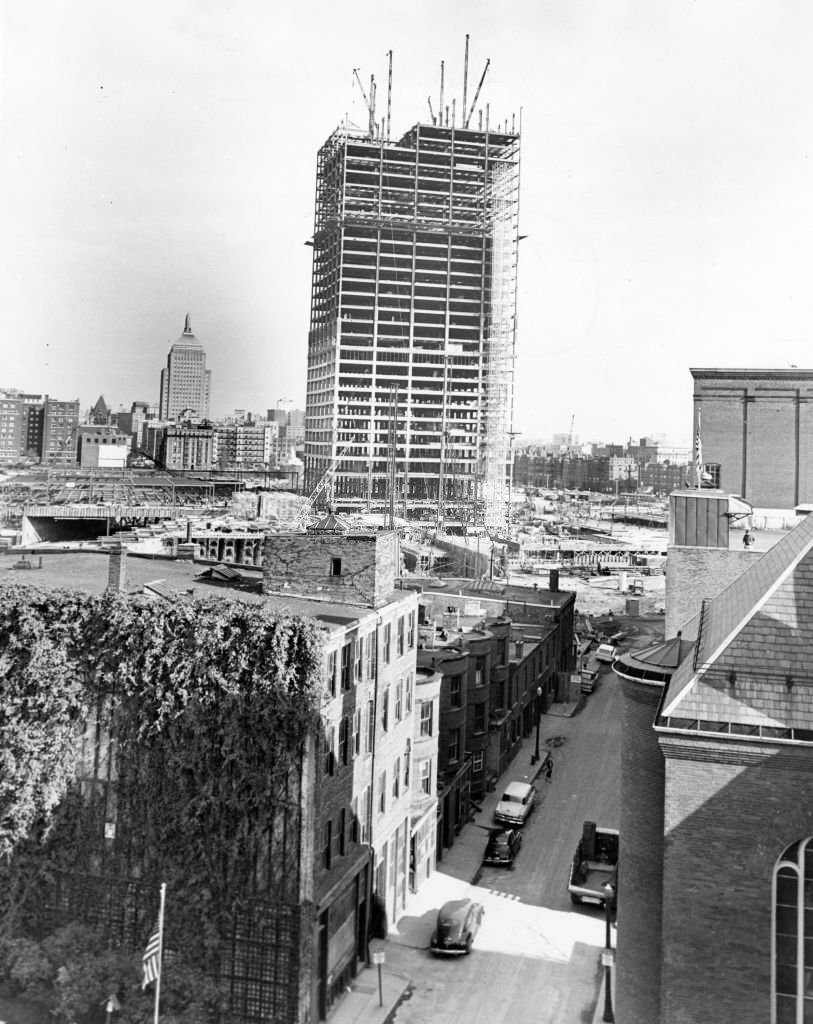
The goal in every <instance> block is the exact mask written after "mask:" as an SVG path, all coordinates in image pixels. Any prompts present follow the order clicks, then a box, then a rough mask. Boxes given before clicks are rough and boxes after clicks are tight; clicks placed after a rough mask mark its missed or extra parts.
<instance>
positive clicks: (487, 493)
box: [305, 37, 520, 535]
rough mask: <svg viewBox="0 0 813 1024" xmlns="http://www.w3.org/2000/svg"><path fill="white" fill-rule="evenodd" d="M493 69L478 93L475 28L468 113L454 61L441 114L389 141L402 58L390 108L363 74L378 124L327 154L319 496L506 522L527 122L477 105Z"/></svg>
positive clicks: (313, 370)
mask: <svg viewBox="0 0 813 1024" xmlns="http://www.w3.org/2000/svg"><path fill="white" fill-rule="evenodd" d="M487 71H488V62H486V66H485V68H484V70H483V73H482V75H481V77H480V80H479V84H478V86H477V88H476V90H474V94H473V98H472V100H471V102H470V103H469V100H468V97H467V90H468V37H466V62H465V70H464V81H463V92H462V103H461V106H460V109H458V108H457V98H455V99H451V102H449V101H448V100H447V98H446V97H445V94H444V88H445V83H444V70H443V65H441V85H440V94H439V97H438V99H439V102H438V107H437V114H436V113H435V108H434V107H433V105H432V100H431V98H430V100H429V111H430V119H429V121H428V122H419V123H416V124H414V125H413V126H412V127H411V128H409V129H408V130H407V131H406V132H405V133H404V134H402V135H400V136H398V137H397V138H392V136H391V129H390V109H391V81H392V55H391V54H390V73H389V78H388V92H387V114H386V117H384V118H382V119H381V121H380V122H379V121H378V119H377V115H376V83H375V79H374V78H372V79H371V81H370V85H369V90H365V89H364V87H363V85H362V83H361V79H360V78H358V75H356V78H357V80H358V84H359V87H360V88H361V90H362V95H363V97H364V101H365V104H366V106H367V111H368V113H369V123H368V125H367V126H366V130H362V131H359V130H351V127H350V126H349V125H348V124H347V123H345V124H344V125H342V126H341V127H340V128H338V129H337V130H336V131H334V132H333V134H332V135H331V136H330V137H329V138H328V140H327V141H326V142H325V143H324V145H323V146H322V148H321V149H320V150H319V154H318V163H317V181H316V199H315V223H314V235H313V239H312V241H311V243H310V244H312V246H313V276H312V298H311V317H310V332H309V336H308V376H307V403H306V435H305V442H306V443H305V490H306V493H307V492H315V491H317V490H319V492H320V493H319V504H321V505H324V506H326V507H327V506H331V507H332V508H333V509H335V510H336V511H342V512H384V513H385V514H386V513H389V515H390V516H391V517H393V516H395V515H398V516H400V517H402V518H404V519H408V520H423V521H427V522H432V523H434V524H435V526H436V527H437V528H438V530H439V531H440V532H443V531H444V530H447V529H448V530H452V531H456V530H460V529H463V528H466V527H472V526H479V527H482V528H484V529H486V530H487V531H489V532H494V533H497V534H499V535H504V533H505V529H506V512H507V502H508V495H507V486H508V485H507V477H508V465H509V462H510V449H511V436H512V433H511V421H512V411H513V385H514V352H515V341H516V294H517V292H516V285H517V256H518V246H519V177H520V131H519V126H518V125H517V124H516V120H515V118H512V119H511V121H510V123H509V122H508V121H504V122H503V123H501V124H493V123H491V120H490V111H489V106H488V105H487V104H486V105H485V110H483V109H480V108H478V107H477V103H478V99H479V96H480V91H481V87H482V85H483V82H484V80H485V78H486V74H487ZM450 91H451V90H450ZM475 122H476V123H475ZM320 484H323V486H321V487H320ZM324 484H326V485H324Z"/></svg>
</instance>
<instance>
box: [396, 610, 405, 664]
mask: <svg viewBox="0 0 813 1024" xmlns="http://www.w3.org/2000/svg"><path fill="white" fill-rule="evenodd" d="M395 651H396V654H397V655H398V657H399V658H400V657H401V655H402V654H403V653H404V616H403V615H400V616H399V617H398V631H397V633H396V638H395Z"/></svg>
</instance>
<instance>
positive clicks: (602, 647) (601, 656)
mask: <svg viewBox="0 0 813 1024" xmlns="http://www.w3.org/2000/svg"><path fill="white" fill-rule="evenodd" d="M614 660H615V645H614V644H599V647H598V650H597V651H596V661H604V662H606V663H607V664H608V665H610V664H612V662H613V661H614Z"/></svg>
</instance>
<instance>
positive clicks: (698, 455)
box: [694, 409, 703, 488]
mask: <svg viewBox="0 0 813 1024" xmlns="http://www.w3.org/2000/svg"><path fill="white" fill-rule="evenodd" d="M694 477H695V487H697V488H700V487H702V485H703V444H702V442H701V440H700V409H698V410H697V435H696V436H695V439H694Z"/></svg>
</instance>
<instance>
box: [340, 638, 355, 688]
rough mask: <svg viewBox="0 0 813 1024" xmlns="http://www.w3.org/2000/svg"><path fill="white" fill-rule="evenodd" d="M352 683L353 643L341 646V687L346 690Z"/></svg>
mask: <svg viewBox="0 0 813 1024" xmlns="http://www.w3.org/2000/svg"><path fill="white" fill-rule="evenodd" d="M352 685H353V644H352V641H351V642H350V643H346V644H345V645H344V647H342V689H343V690H344V691H345V692H346V691H347V690H349V689H350V687H351V686H352Z"/></svg>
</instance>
